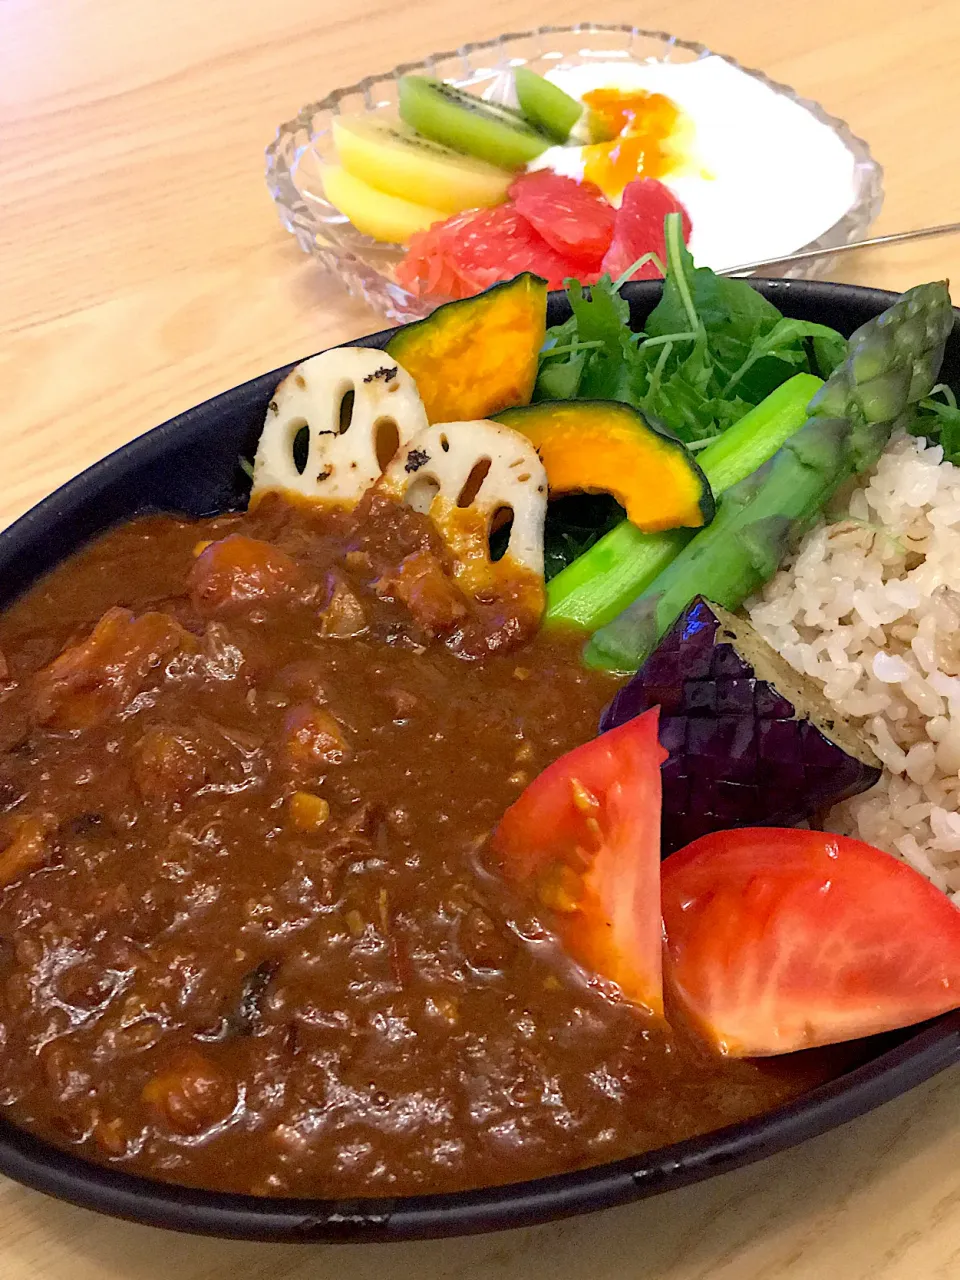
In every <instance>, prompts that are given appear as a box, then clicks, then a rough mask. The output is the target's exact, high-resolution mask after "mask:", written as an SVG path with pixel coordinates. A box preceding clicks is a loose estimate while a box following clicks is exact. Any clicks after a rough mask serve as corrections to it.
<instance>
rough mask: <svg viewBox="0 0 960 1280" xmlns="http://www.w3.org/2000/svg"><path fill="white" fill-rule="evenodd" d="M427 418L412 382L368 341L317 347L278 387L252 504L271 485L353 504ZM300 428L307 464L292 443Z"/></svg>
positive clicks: (262, 438) (260, 449) (259, 450)
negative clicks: (298, 457)
mask: <svg viewBox="0 0 960 1280" xmlns="http://www.w3.org/2000/svg"><path fill="white" fill-rule="evenodd" d="M426 425H427V415H426V413H425V412H424V408H423V404H422V403H421V400H420V395H419V393H418V391H417V387H416V383H415V382H414V381H413V379H412V378H411V377H410V375H409V374H408V373H407V371H406V370H405V369H404V368H402V367H401V366H400V365H399V364H397V362H396V360H392V359H390V357H389V356H385V355H384V354H383V352H382V351H373V350H371V349H370V348H369V347H338V348H337V349H336V350H333V351H323V352H321V353H320V355H318V356H313V357H312V359H310V360H305V361H304V362H303V364H299V365H297V367H296V368H295V369H294V370H292V372H290V373H288V374H287V376H286V377H285V378H284V380H283V381H282V382H281V383H280V385H279V387H277V390H276V393H275V394H274V397H273V399H272V400H271V401H270V406H269V408H268V409H267V417H266V421H265V423H264V426H263V433H262V435H261V436H260V443H259V445H258V446H257V456H256V458H255V459H254V463H253V492H252V494H251V506H254V505H256V503H257V501H258V500H259V499H260V498H261V497H262V496H263V495H264V493H268V492H270V491H275V490H280V491H282V492H285V493H294V494H299V495H300V496H301V497H304V498H313V499H319V500H321V501H328V502H332V503H336V504H338V505H340V506H346V507H352V506H353V505H354V504H355V503H356V502H358V501H359V499H360V498H361V497H362V495H363V494H364V493H366V491H367V490H368V489H369V488H370V486H371V485H373V484H375V483H376V481H377V480H378V479H379V477H380V475H381V473H382V471H383V469H384V467H386V465H387V464H388V463H389V461H390V459H391V458H392V457H393V456H394V455H395V454H396V452H397V450H398V449H400V448H402V447H403V446H404V445H405V444H406V443H407V442H408V441H409V440H410V439H411V438H412V437H413V436H415V435H416V434H417V432H418V431H421V430H422V429H423V428H424V427H425V426H426ZM304 428H306V429H307V431H308V433H309V445H308V449H307V453H306V465H305V466H304V467H303V469H302V470H301V469H300V468H298V466H297V460H296V457H295V451H294V442H295V440H296V439H297V436H298V435H299V433H300V432H301V431H302V430H303V429H304Z"/></svg>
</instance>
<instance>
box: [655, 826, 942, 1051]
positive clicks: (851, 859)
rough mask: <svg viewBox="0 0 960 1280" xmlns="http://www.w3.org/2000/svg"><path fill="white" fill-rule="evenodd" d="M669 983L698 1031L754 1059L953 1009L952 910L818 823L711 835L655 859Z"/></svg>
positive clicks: (882, 856)
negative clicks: (816, 827) (810, 827)
mask: <svg viewBox="0 0 960 1280" xmlns="http://www.w3.org/2000/svg"><path fill="white" fill-rule="evenodd" d="M662 895H663V924H664V930H665V933H666V939H667V946H666V968H667V980H668V982H669V983H670V985H671V987H672V989H673V990H674V991H675V992H676V994H677V996H678V997H679V999H680V1000H681V1001H682V1003H683V1004H684V1006H685V1007H686V1008H687V1010H688V1011H689V1012H690V1014H691V1015H692V1016H693V1019H694V1021H695V1022H696V1023H697V1024H698V1025H699V1026H700V1028H701V1029H702V1030H703V1031H704V1033H705V1034H706V1035H707V1037H708V1038H709V1039H710V1040H711V1041H712V1042H713V1043H714V1044H715V1045H716V1046H717V1047H718V1048H719V1049H720V1051H721V1052H723V1053H727V1054H730V1055H731V1056H733V1057H761V1056H767V1055H771V1054H779V1053H791V1052H793V1051H794V1050H796V1049H809V1048H812V1047H813V1046H815V1045H822V1044H835V1043H837V1042H839V1041H841V1040H853V1039H857V1038H858V1037H860V1036H869V1035H874V1034H876V1033H877V1032H880V1031H892V1030H894V1029H896V1028H898V1027H908V1026H912V1025H913V1024H914V1023H916V1022H922V1021H923V1020H924V1019H925V1018H932V1017H934V1016H936V1015H937V1014H940V1013H946V1012H947V1011H948V1010H950V1009H956V1008H958V1007H960V911H958V910H957V909H956V907H954V906H953V905H952V904H951V902H950V901H949V900H948V899H947V898H946V897H945V896H944V894H942V893H941V892H940V890H939V889H936V888H934V886H933V885H932V884H930V882H929V881H927V880H925V879H924V878H923V876H921V875H920V874H919V872H916V871H914V870H913V869H912V868H911V867H908V866H907V865H906V863H903V862H899V861H898V860H897V859H896V858H894V857H892V856H891V855H890V854H888V853H883V852H881V851H880V850H879V849H874V848H872V847H871V846H870V845H868V844H863V843H862V842H861V841H859V840H851V839H849V838H847V837H846V836H836V835H831V834H830V833H829V832H825V831H793V830H781V829H779V828H770V827H744V828H741V829H740V830H738V831H717V832H714V833H713V834H711V835H708V836H704V837H702V838H701V839H700V840H695V841H694V842H693V844H689V845H687V847H686V848H685V849H681V850H679V852H677V853H675V854H672V855H671V857H669V858H667V859H666V861H665V862H664V864H663V874H662Z"/></svg>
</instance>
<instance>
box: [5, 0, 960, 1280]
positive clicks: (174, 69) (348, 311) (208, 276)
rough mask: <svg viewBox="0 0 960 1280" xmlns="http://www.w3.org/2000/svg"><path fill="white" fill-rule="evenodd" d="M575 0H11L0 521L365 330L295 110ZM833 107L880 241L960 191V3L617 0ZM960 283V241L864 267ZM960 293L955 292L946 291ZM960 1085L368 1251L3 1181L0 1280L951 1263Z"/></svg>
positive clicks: (893, 1267)
mask: <svg viewBox="0 0 960 1280" xmlns="http://www.w3.org/2000/svg"><path fill="white" fill-rule="evenodd" d="M585 16H587V14H586V12H585V10H584V9H583V7H582V6H581V5H580V4H577V3H575V2H572V0H551V3H550V5H549V6H547V5H545V4H537V3H535V0H487V3H486V5H483V6H482V5H469V4H467V3H466V0H393V3H387V0H271V3H269V4H265V3H263V2H262V0H0V387H2V391H3V410H2V417H0V476H2V478H3V485H2V489H0V524H2V523H5V522H7V521H9V520H10V519H12V518H14V517H15V516H17V515H19V514H20V513H22V512H23V511H25V510H26V509H27V508H28V507H29V506H30V505H32V504H33V503H34V502H35V501H36V500H37V499H38V498H40V497H42V496H43V495H44V494H45V493H47V492H49V491H50V490H52V489H53V488H55V487H56V486H57V485H58V484H60V483H61V482H62V481H63V480H65V479H67V478H68V477H69V476H71V475H73V474H75V473H76V472H77V471H79V470H80V469H81V468H83V467H84V466H86V465H87V464H89V463H90V462H92V461H94V460H95V459H96V458H98V457H100V456H102V455H103V454H104V453H105V452H107V451H108V450H110V449H112V448H115V447H116V446H117V445H119V444H122V443H123V442H125V441H126V440H129V439H131V438H132V437H133V436H135V435H137V434H138V433H140V432H142V431H145V430H147V429H149V428H150V427H152V426H154V425H155V424H156V423H157V422H159V421H161V420H163V419H164V418H166V417H168V416H170V415H171V414H173V413H176V412H178V411H179V410H181V409H184V408H186V407H188V406H189V405H191V404H195V403H196V402H198V401H199V400H202V399H204V398H205V397H207V396H209V395H211V394H214V393H215V392H217V391H221V390H223V389H224V388H226V387H229V386H231V385H233V384H234V383H236V382H238V381H241V380H243V379H244V378H247V377H250V376H252V375H253V374H256V373H259V372H261V371H262V370H264V369H268V368H271V367H273V366H275V365H278V364H281V363H283V362H284V361H287V360H291V359H294V358H296V357H299V356H303V355H306V354H308V353H310V352H313V351H316V350H318V349H320V348H321V347H323V346H326V345H329V344H330V343H331V342H334V341H342V340H344V339H346V338H349V337H352V336H355V335H357V334H360V333H363V332H365V331H368V330H370V329H371V328H376V327H379V326H378V322H377V320H376V318H375V317H373V316H372V315H371V314H370V313H369V312H368V311H367V309H366V308H365V306H364V305H363V304H361V303H359V302H356V301H354V300H352V299H350V298H348V297H346V296H345V295H344V294H343V293H341V292H339V291H338V289H337V287H336V286H335V285H334V284H332V283H331V282H330V281H329V280H328V279H327V278H325V277H324V276H323V275H322V274H321V273H320V272H319V270H318V268H317V267H316V265H315V264H314V263H312V262H310V261H308V260H307V259H306V258H305V257H304V256H302V255H301V254H300V253H299V251H298V250H297V249H296V247H295V245H294V243H293V241H292V239H291V238H290V237H288V236H287V235H286V234H285V233H284V232H283V231H282V230H281V228H280V224H279V222H278V221H277V218H276V216H275V214H274V212H273V209H272V206H271V203H270V200H269V198H268V196H267V193H266V190H265V186H264V182H263V149H264V146H265V144H266V142H267V141H268V140H269V138H270V137H271V136H272V133H273V130H274V129H275V127H276V125H277V124H278V122H279V121H281V120H283V119H287V118H289V117H290V116H291V115H293V114H294V112H295V111H296V110H297V109H298V108H299V106H300V105H301V104H302V103H303V102H306V101H310V100H315V99H316V98H318V97H320V96H322V94H323V93H325V92H326V91H328V90H329V89H331V88H333V87H335V86H336V85H338V84H343V83H346V82H348V81H350V80H353V79H355V78H358V77H359V76H361V75H363V74H365V73H367V72H369V71H373V70H385V69H387V68H389V67H390V66H392V65H394V64H395V63H397V62H400V61H403V60H405V59H412V58H415V57H417V56H419V55H422V54H423V53H424V52H427V51H429V50H436V49H443V48H451V47H455V46H456V45H457V44H459V43H461V42H462V41H464V40H467V39H473V38H478V37H483V36H490V35H495V34H497V33H498V32H500V31H505V30H518V29H522V28H523V27H525V26H534V25H536V24H537V23H540V22H555V23H561V22H574V21H577V20H578V19H582V18H583V17H585ZM589 16H590V17H591V18H592V19H594V20H606V21H619V22H628V21H629V22H633V23H636V24H637V25H640V26H648V27H655V28H657V27H662V26H664V25H669V26H670V28H671V29H672V30H673V31H675V32H676V33H677V34H679V35H682V36H686V37H689V38H692V39H699V40H702V41H704V42H705V43H707V44H710V45H711V46H713V47H715V48H717V49H719V50H721V51H724V52H729V53H731V54H733V55H734V56H735V57H737V58H739V59H740V60H741V61H742V62H744V63H745V64H746V65H747V66H758V67H762V68H763V69H764V70H765V71H767V73H768V74H770V75H771V76H773V77H774V78H775V79H778V80H784V81H786V82H788V83H790V84H792V85H794V86H795V87H796V88H798V89H799V90H801V91H802V92H803V93H805V94H807V95H809V96H811V97H814V98H817V99H819V100H820V101H821V102H823V103H824V104H825V105H826V106H827V107H828V109H829V110H831V111H833V112H835V113H836V114H838V115H841V116H843V117H844V118H845V119H847V120H848V121H849V122H850V124H851V125H852V126H853V128H854V130H855V131H856V132H858V133H860V134H862V135H863V136H865V137H867V138H868V139H869V140H870V143H871V145H872V147H873V149H874V151H875V154H876V155H877V157H878V158H879V159H880V161H881V162H882V163H883V164H884V166H885V168H886V185H887V201H886V206H885V209H884V212H883V216H882V218H881V219H880V222H879V223H878V224H877V230H878V231H880V230H887V231H892V230H899V229H902V228H907V227H910V226H919V225H922V224H928V223H936V222H947V221H951V220H953V219H955V218H956V217H957V216H958V209H960V170H958V167H957V164H956V161H957V146H956V141H955V138H956V132H955V130H956V120H957V119H958V118H960V53H958V50H960V6H958V5H957V3H956V0H915V2H914V3H913V4H912V5H910V6H907V5H904V4H902V2H901V0H840V2H839V3H837V0H833V2H832V3H831V2H830V0H808V2H807V3H780V4H777V5H771V4H769V3H767V2H766V0H736V3H726V4H725V3H719V2H718V0H673V3H671V4H670V5H669V6H663V5H662V4H654V3H653V2H652V0H629V2H627V0H600V2H599V3H594V4H593V5H591V6H590V7H589ZM944 275H953V276H955V277H958V278H960V238H957V239H953V240H943V241H932V242H927V243H923V244H919V245H914V246H910V247H906V246H905V247H901V248H899V249H896V250H892V249H891V250H879V251H874V252H872V253H870V254H862V255H858V256H855V257H851V258H849V259H847V260H846V263H845V264H844V266H843V269H842V271H841V272H838V274H837V278H839V279H846V280H854V281H858V282H860V283H865V284H875V285H879V286H883V287H887V288H893V289H900V288H904V287H906V286H907V285H909V284H912V283H915V282H916V281H918V280H921V279H929V278H933V277H937V276H944ZM955 296H958V295H957V294H956V293H955ZM958 1115H960V1073H958V1072H951V1073H947V1074H946V1075H944V1076H941V1077H940V1078H939V1079H937V1080H936V1081H933V1082H931V1083H930V1084H928V1085H927V1086H925V1087H923V1088H921V1089H918V1090H916V1091H915V1092H914V1093H913V1094H911V1095H909V1096H908V1097H906V1098H903V1099H900V1100H899V1101H897V1102H895V1103H892V1104H891V1105H889V1106H887V1107H886V1108H884V1109H883V1110H882V1111H880V1112H878V1113H875V1114H874V1115H872V1116H869V1117H867V1118H865V1119H863V1120H860V1121H857V1122H855V1123H854V1124H852V1125H849V1126H847V1127H846V1128H844V1129H842V1130H840V1131H838V1132H836V1133H833V1134H829V1135H827V1136H825V1137H823V1138H820V1139H818V1140H816V1141H814V1142H811V1143H808V1144H807V1145H806V1146H805V1147H803V1148H801V1149H799V1150H797V1151H793V1152H787V1153H785V1154H783V1155H781V1156H778V1157H776V1158H774V1159H772V1160H769V1161H767V1162H765V1163H764V1164H762V1165H758V1166H754V1167H753V1168H751V1169H746V1170H743V1171H741V1172H739V1173H736V1174H731V1175H728V1176H726V1177H724V1178H719V1179H715V1180H713V1181H712V1182H710V1183H705V1184H702V1185H701V1186H699V1187H691V1188H688V1189H687V1190H685V1191H682V1192H679V1193H676V1194H674V1195H671V1196H669V1197H666V1198H661V1199H657V1200H652V1201H648V1202H647V1203H645V1204H641V1205H636V1206H632V1207H629V1208H625V1209H621V1210H617V1211H615V1212H611V1213H607V1214H602V1215H599V1216H595V1217H592V1218H587V1219H580V1220H576V1221H570V1222H566V1223H563V1224H559V1225H555V1226H549V1227H544V1228H539V1229H536V1230H530V1231H522V1232H513V1233H509V1234H507V1235H503V1236H491V1237H486V1238H483V1239H473V1240H465V1241H450V1242H438V1243H431V1244H423V1245H407V1246H395V1247H391V1248H389V1249H386V1250H384V1249H377V1250H363V1249H356V1248H348V1247H327V1248H322V1247H310V1246H302V1247H301V1246H297V1247H278V1246H253V1245H242V1244H231V1243H222V1242H216V1241H202V1240H199V1241H198V1240H194V1239H189V1238H186V1237H177V1236H170V1235H164V1234H161V1233H159V1232H156V1231H153V1230H150V1229H148V1228H143V1227H137V1226H131V1225H128V1224H122V1223H114V1222H111V1221H108V1220H106V1219H102V1218H99V1217H97V1216H95V1215H93V1214H90V1213H87V1212H84V1211H82V1210H78V1209H72V1208H70V1207H67V1206H65V1205H60V1204H57V1203H55V1202H53V1201H50V1200H47V1199H45V1198H43V1197H41V1196H39V1195H36V1194H34V1193H32V1192H28V1191H25V1190H23V1189H22V1188H20V1187H17V1186H14V1185H13V1184H12V1183H9V1182H3V1183H0V1275H2V1277H3V1280H64V1278H68V1280H93V1278H94V1277H97V1280H167V1278H168V1277H171V1276H174V1277H176V1278H177V1280H214V1278H217V1277H223V1276H230V1277H231V1280H260V1278H261V1277H263V1278H265V1277H267V1276H269V1277H271V1280H288V1278H289V1280H306V1277H308V1276H309V1277H311V1280H323V1278H325V1277H330V1278H331V1280H333V1278H334V1277H335V1278H336V1280H378V1277H379V1276H380V1275H382V1274H383V1273H384V1271H385V1270H388V1271H389V1273H390V1274H391V1275H392V1276H393V1277H395V1278H396V1280H414V1277H418V1278H419V1277H421V1276H423V1275H428V1276H431V1277H435V1280H460V1278H461V1277H464V1278H465V1277H468V1276H469V1277H470V1280H519V1277H521V1276H522V1277H523V1278H524V1280H567V1278H569V1280H580V1277H584V1276H590V1277H591V1278H592V1280H633V1277H640V1276H650V1277H657V1280H707V1278H708V1277H709V1280H801V1278H803V1280H808V1278H809V1280H813V1278H814V1277H817V1278H818V1280H819V1278H820V1277H832V1276H843V1277H844V1280H908V1278H909V1280H915V1278H918V1277H921V1278H923V1280H947V1278H948V1277H955V1276H957V1275H960V1120H958Z"/></svg>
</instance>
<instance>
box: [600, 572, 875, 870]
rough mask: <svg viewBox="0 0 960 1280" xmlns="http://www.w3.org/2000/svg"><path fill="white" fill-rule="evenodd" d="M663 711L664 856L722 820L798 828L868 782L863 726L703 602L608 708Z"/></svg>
mask: <svg viewBox="0 0 960 1280" xmlns="http://www.w3.org/2000/svg"><path fill="white" fill-rule="evenodd" d="M652 706H659V708H660V741H661V743H662V744H663V746H664V747H665V748H666V750H667V751H668V752H669V753H670V758H669V759H668V760H667V761H666V763H665V764H664V766H663V769H662V778H663V825H662V852H663V854H664V855H666V854H668V853H672V852H673V851H674V850H675V849H679V848H680V847H681V846H682V845H685V844H689V843H690V841H691V840H696V839H697V838H698V837H700V836H703V835H707V834H708V833H709V832H711V831H720V830H723V829H724V828H726V827H771V826H773V827H777V826H780V827H783V826H792V825H794V824H795V823H797V822H801V821H802V820H803V819H805V818H814V817H815V816H816V814H817V813H818V812H819V811H820V810H821V809H825V808H828V807H829V806H830V805H834V804H837V803H838V802H839V801H840V800H845V799H847V798H849V797H850V796H855V795H857V794H858V793H859V792H861V791H866V789H867V788H868V787H872V786H873V784H874V783H875V782H877V781H878V779H879V777H880V761H879V760H878V759H877V758H876V756H875V755H874V754H873V752H872V751H871V749H870V747H869V746H868V745H867V743H866V742H865V741H864V740H863V738H862V737H861V736H860V734H859V733H858V732H857V730H856V729H855V728H854V727H853V726H852V725H851V724H849V723H848V722H847V721H846V720H845V719H844V718H843V716H842V715H840V713H839V712H838V711H837V709H836V708H835V707H834V706H832V704H831V703H829V702H828V701H827V699H826V698H825V697H824V695H823V693H822V691H821V689H820V687H819V685H817V684H816V683H815V682H814V681H812V680H810V679H809V678H808V677H807V676H804V675H801V674H800V673H799V672H798V671H795V670H794V669H793V667H791V666H790V665H789V664H788V663H787V662H786V661H785V660H784V659H783V658H781V656H780V655H779V654H778V653H777V652H776V650H775V649H773V648H772V646H770V645H769V644H767V642H766V640H764V639H763V637H762V636H760V635H759V634H758V633H757V632H756V631H755V630H754V629H753V627H752V626H751V625H750V623H749V622H747V621H746V620H745V619H743V618H739V617H737V616H736V615H735V614H732V613H730V612H729V611H728V610H727V609H723V608H721V607H720V605H718V604H713V603H711V602H708V601H706V600H704V599H703V598H702V597H698V598H697V599H696V600H694V602H693V603H692V604H690V605H689V606H688V607H687V608H686V609H685V610H684V612H683V613H682V614H681V615H680V617H679V618H678V619H677V621H676V623H675V624H674V625H673V627H671V629H670V630H669V631H668V632H667V634H666V635H665V636H664V637H663V639H662V640H661V641H660V644H659V645H658V647H657V648H656V649H655V650H654V652H653V653H652V654H651V655H650V657H649V658H648V659H647V660H646V662H645V663H644V664H643V666H642V667H641V668H640V670H639V671H638V672H637V674H636V675H635V676H634V677H633V679H632V680H631V681H630V682H629V683H628V684H625V685H624V686H623V688H622V689H620V690H619V692H618V693H617V694H616V696H615V697H614V699H613V701H612V702H611V703H610V705H609V706H608V707H607V709H606V711H605V712H604V713H603V717H602V719H601V721H600V729H601V731H605V730H607V729H613V728H615V727H616V725H618V724H623V722H624V721H625V720H630V719H632V718H633V716H636V715H640V714H641V713H642V712H644V711H646V710H647V709H648V708H649V707H652Z"/></svg>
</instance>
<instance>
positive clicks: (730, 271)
mask: <svg viewBox="0 0 960 1280" xmlns="http://www.w3.org/2000/svg"><path fill="white" fill-rule="evenodd" d="M958 231H960V222H945V223H943V224H942V225H941V226H939V227H921V228H919V229H918V230H916V231H895V232H894V233H893V234H892V235H889V236H872V237H871V238H870V239H869V240H854V241H853V242H852V243H851V244H837V245H834V246H833V247H832V248H830V249H804V250H803V251H802V252H801V253H788V254H785V255H784V256H783V257H782V258H761V259H760V261H759V262H743V263H741V264H740V265H739V266H737V267H727V268H725V269H724V270H723V271H718V272H717V275H720V276H739V275H744V274H746V272H748V271H756V270H757V268H758V267H772V266H779V265H780V264H781V263H784V262H807V261H809V260H810V259H811V258H827V257H830V256H831V255H832V254H835V253H849V252H850V250H851V249H873V248H874V247H876V246H877V245H881V244H901V243H903V242H904V241H906V240H927V239H929V238H930V237H931V236H952V235H954V234H956V233H957V232H958Z"/></svg>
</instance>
